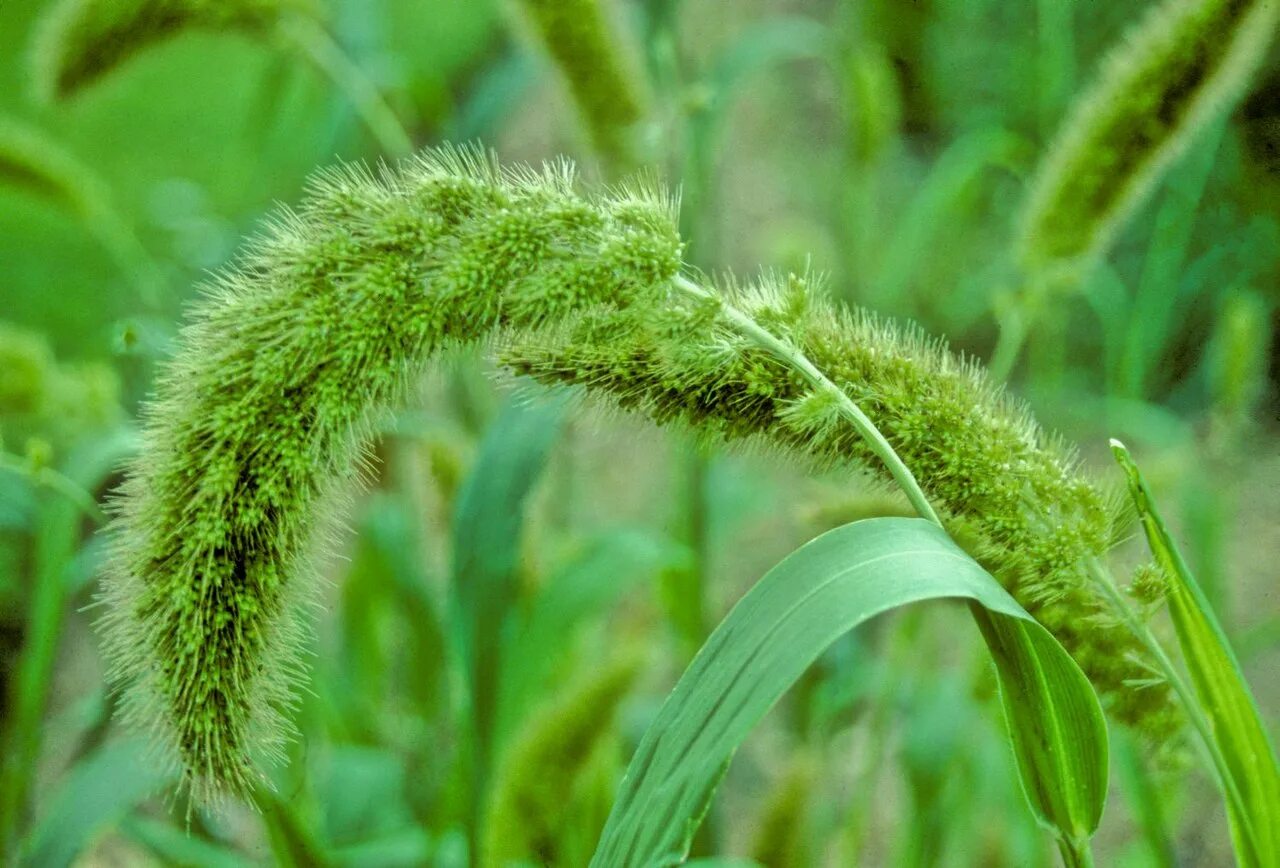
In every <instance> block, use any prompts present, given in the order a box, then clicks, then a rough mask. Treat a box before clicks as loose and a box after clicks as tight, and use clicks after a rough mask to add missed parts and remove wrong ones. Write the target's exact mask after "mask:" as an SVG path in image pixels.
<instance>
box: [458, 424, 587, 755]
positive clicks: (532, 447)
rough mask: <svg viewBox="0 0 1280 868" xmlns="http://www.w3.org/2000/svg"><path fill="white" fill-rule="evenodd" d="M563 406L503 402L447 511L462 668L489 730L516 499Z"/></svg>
mask: <svg viewBox="0 0 1280 868" xmlns="http://www.w3.org/2000/svg"><path fill="white" fill-rule="evenodd" d="M563 418H564V412H563V407H562V406H561V405H559V404H546V405H540V406H537V407H525V406H522V405H519V404H510V405H508V406H507V408H506V409H505V410H504V411H503V412H502V413H501V414H500V415H499V417H498V419H497V420H496V421H495V422H494V424H493V427H492V428H491V429H490V431H489V433H488V435H487V436H486V437H485V439H484V442H483V443H482V444H481V446H480V452H479V454H478V455H477V456H476V462H475V469H474V470H473V471H472V473H471V475H470V476H469V477H468V478H467V480H466V482H465V483H464V484H463V487H462V490H461V492H460V493H459V495H458V505H457V510H456V512H455V514H454V519H453V593H454V599H455V601H456V603H457V608H456V610H455V612H454V615H455V620H456V622H457V623H456V628H457V629H458V630H459V632H460V634H461V639H462V649H463V653H464V655H465V657H466V660H467V665H468V672H469V675H470V687H471V692H472V699H473V702H474V705H475V708H474V709H473V711H474V713H475V716H476V727H477V731H478V734H479V735H480V737H481V738H482V739H484V738H486V736H487V734H488V733H490V732H492V728H493V717H492V715H493V712H494V703H495V702H496V696H497V678H498V653H499V649H500V644H499V641H498V637H499V636H500V635H501V633H502V631H503V626H504V623H505V621H506V618H507V615H508V613H509V612H510V611H511V608H512V601H513V595H514V594H515V592H516V567H517V564H518V562H519V557H520V538H521V531H522V529H523V527H524V504H525V501H526V499H527V498H528V496H529V492H530V491H531V490H532V488H533V485H534V483H536V482H537V480H538V478H539V476H540V475H541V473H542V470H543V468H544V467H545V465H546V460H547V455H548V453H549V451H550V449H551V445H552V443H553V442H554V440H555V437H556V434H557V433H558V432H559V430H560V424H561V422H562V420H563Z"/></svg>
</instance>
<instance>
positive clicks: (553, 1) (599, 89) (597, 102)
mask: <svg viewBox="0 0 1280 868" xmlns="http://www.w3.org/2000/svg"><path fill="white" fill-rule="evenodd" d="M607 2H609V0H520V3H519V6H520V8H521V9H522V10H523V12H524V17H525V18H526V19H527V20H528V22H529V25H530V28H531V29H532V30H533V31H534V32H535V33H536V34H537V37H538V41H539V42H540V43H541V44H542V46H543V47H544V48H545V50H546V52H547V54H549V55H550V56H551V59H552V60H553V61H554V62H555V65H556V67H557V68H558V69H559V70H560V73H561V75H563V76H564V79H565V83H566V85H567V86H568V88H569V92H570V93H571V94H572V96H573V100H574V102H575V103H576V104H577V106H578V113H579V115H580V116H581V118H582V122H583V125H584V126H585V127H586V130H587V133H588V134H589V136H590V138H591V144H592V146H593V148H594V149H595V151H596V153H598V154H599V155H600V156H601V157H602V158H603V159H604V160H605V161H606V162H607V163H609V164H610V165H612V166H615V167H622V168H626V167H628V166H633V165H634V164H635V163H636V155H637V148H638V145H639V136H640V133H641V130H640V128H639V124H640V123H641V121H642V120H643V118H644V105H645V101H644V96H643V94H642V93H641V90H640V87H639V85H638V81H639V79H638V76H637V75H636V74H635V72H634V71H633V70H632V69H630V68H629V64H628V62H627V56H626V52H625V51H624V50H623V47H622V45H621V44H620V41H619V40H618V38H617V35H616V33H615V32H614V29H613V27H612V26H611V21H610V20H609V15H608V14H607V10H606V9H605V7H604V4H605V3H607Z"/></svg>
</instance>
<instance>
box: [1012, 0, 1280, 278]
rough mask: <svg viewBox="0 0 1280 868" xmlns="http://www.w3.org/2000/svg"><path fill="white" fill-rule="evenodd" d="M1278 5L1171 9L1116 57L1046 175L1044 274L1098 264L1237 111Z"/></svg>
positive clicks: (1031, 253) (1188, 2)
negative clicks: (1195, 145) (1208, 134)
mask: <svg viewBox="0 0 1280 868" xmlns="http://www.w3.org/2000/svg"><path fill="white" fill-rule="evenodd" d="M1278 12H1280V4H1277V3H1275V2H1274V0H1164V2H1161V3H1160V4H1159V5H1157V6H1154V7H1153V8H1152V9H1151V10H1150V11H1149V13H1148V14H1147V16H1146V18H1145V19H1144V20H1143V22H1142V24H1141V25H1139V26H1138V27H1137V28H1136V29H1135V30H1134V31H1133V33H1132V34H1131V35H1130V36H1129V37H1128V38H1126V39H1125V40H1123V42H1122V43H1121V44H1120V45H1118V46H1117V47H1116V48H1115V50H1114V51H1113V52H1112V54H1111V55H1110V57H1108V58H1107V60H1106V61H1105V63H1104V64H1103V69H1102V72H1101V74H1100V75H1099V77H1098V80H1097V82H1096V83H1095V84H1094V85H1093V86H1092V87H1091V88H1090V89H1089V90H1087V91H1086V92H1085V94H1084V95H1083V96H1082V97H1081V98H1080V99H1079V100H1078V101H1077V103H1076V107H1075V108H1074V109H1073V110H1072V112H1071V114H1070V116H1069V117H1068V119H1067V121H1066V122H1065V123H1064V124H1063V126H1062V129H1061V131H1060V132H1059V134H1058V139H1057V141H1056V143H1055V144H1054V145H1053V146H1052V147H1051V149H1050V150H1049V152H1048V155H1047V156H1046V157H1045V160H1044V162H1043V164H1042V165H1041V167H1040V169H1039V171H1038V172H1037V175H1036V181H1035V184H1034V187H1033V190H1032V193H1031V196H1030V199H1029V201H1028V204H1027V209H1026V212H1025V214H1024V215H1023V219H1022V227H1021V232H1022V237H1021V242H1020V243H1021V256H1022V259H1023V261H1024V263H1025V264H1026V265H1027V266H1028V267H1030V268H1031V270H1032V271H1036V270H1039V269H1041V268H1044V267H1050V266H1057V265H1064V266H1065V265H1069V264H1071V263H1072V262H1075V261H1084V260H1089V259H1093V258H1096V257H1097V256H1099V255H1100V254H1101V253H1102V252H1104V251H1105V249H1106V247H1107V246H1108V245H1109V244H1110V243H1111V241H1112V240H1113V238H1114V237H1115V235H1116V233H1117V231H1118V230H1119V228H1120V226H1121V225H1122V224H1123V223H1124V221H1125V220H1126V219H1127V218H1128V217H1129V216H1130V214H1132V213H1133V211H1134V210H1135V209H1136V208H1137V207H1138V206H1139V205H1140V204H1141V203H1142V202H1143V201H1144V200H1145V199H1146V197H1147V195H1148V194H1149V193H1150V192H1151V189H1152V188H1153V187H1154V186H1155V184H1156V182H1157V181H1158V180H1159V179H1160V177H1161V175H1162V174H1163V173H1164V171H1165V170H1166V169H1167V168H1168V167H1169V166H1170V165H1171V164H1172V163H1173V161H1174V160H1175V159H1177V158H1178V157H1179V156H1180V155H1181V154H1182V153H1183V152H1184V151H1185V150H1186V149H1187V147H1188V146H1189V145H1190V143H1191V142H1192V141H1193V139H1194V138H1195V137H1196V136H1197V135H1198V134H1199V132H1200V131H1201V130H1203V129H1204V128H1205V127H1206V126H1208V125H1209V124H1210V123H1212V122H1213V121H1214V120H1216V119H1217V118H1219V117H1221V116H1222V115H1223V114H1225V113H1226V111H1227V109H1228V108H1229V107H1230V106H1231V105H1232V104H1233V103H1234V102H1235V101H1236V99H1237V98H1238V97H1239V96H1240V94H1241V93H1242V92H1243V90H1244V87H1245V84H1246V83H1247V82H1248V80H1249V77H1250V76H1251V75H1252V74H1253V72H1254V70H1255V68H1256V67H1257V66H1258V64H1259V63H1260V62H1261V60H1262V57H1263V55H1264V53H1265V51H1266V48H1267V45H1268V44H1269V43H1270V42H1271V38H1272V34H1273V32H1274V30H1275V27H1276V18H1277V13H1278Z"/></svg>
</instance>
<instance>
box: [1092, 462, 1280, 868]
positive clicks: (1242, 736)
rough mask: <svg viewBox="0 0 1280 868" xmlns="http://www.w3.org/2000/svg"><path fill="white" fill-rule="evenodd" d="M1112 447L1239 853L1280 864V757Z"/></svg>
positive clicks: (1216, 630)
mask: <svg viewBox="0 0 1280 868" xmlns="http://www.w3.org/2000/svg"><path fill="white" fill-rule="evenodd" d="M1111 451H1112V453H1113V454H1114V455H1115V458H1116V461H1117V463H1119V465H1120V467H1121V468H1122V469H1123V470H1124V472H1125V475H1126V477H1127V478H1128V482H1129V493H1130V496H1131V497H1132V498H1133V502H1134V505H1135V506H1136V507H1137V510H1138V517H1139V520H1140V521H1141V522H1142V529H1143V531H1144V532H1145V533H1146V536H1147V543H1148V545H1149V546H1150V548H1151V553H1152V555H1153V556H1154V557H1155V558H1156V560H1157V562H1158V563H1159V564H1160V566H1161V567H1163V569H1164V572H1165V575H1166V576H1168V578H1169V582H1170V587H1169V592H1168V595H1167V600H1168V606H1169V615H1170V618H1171V620H1172V621H1173V626H1174V631H1175V632H1176V633H1177V636H1178V645H1179V647H1180V648H1181V649H1182V656H1183V661H1184V662H1185V663H1186V666H1187V671H1188V672H1189V673H1190V675H1191V682H1192V684H1193V686H1194V688H1195V692H1196V697H1197V699H1198V700H1199V705H1200V709H1201V711H1202V712H1203V713H1204V714H1205V715H1206V716H1207V717H1208V718H1209V721H1210V722H1211V724H1212V734H1213V740H1214V742H1216V751H1215V746H1212V745H1211V746H1210V749H1211V752H1215V753H1216V754H1217V755H1216V756H1215V761H1219V762H1220V767H1219V774H1220V776H1221V777H1222V778H1223V780H1221V784H1222V787H1223V789H1224V790H1225V791H1226V796H1227V798H1226V805H1227V817H1228V820H1229V821H1230V824H1231V838H1232V843H1233V844H1234V846H1235V850H1236V857H1237V859H1239V861H1240V864H1241V865H1243V866H1261V868H1275V866H1278V865H1280V763H1277V760H1276V752H1275V747H1274V746H1273V745H1272V743H1271V739H1270V737H1269V736H1268V734H1267V730H1266V727H1265V726H1264V725H1263V723H1262V717H1261V714H1260V713H1259V711H1258V706H1257V702H1256V701H1255V700H1254V697H1253V693H1252V692H1251V691H1250V689H1249V684H1248V682H1247V681H1246V680H1245V677H1244V672H1243V670H1241V668H1240V663H1239V661H1238V660H1237V659H1236V655H1235V652H1234V651H1232V649H1231V643H1230V641H1229V640H1228V638H1227V634H1226V632H1225V631H1224V630H1223V629H1222V625H1221V624H1220V623H1219V622H1218V619H1217V616H1216V615H1215V614H1214V612H1213V608H1212V607H1211V606H1210V605H1209V601H1208V599H1207V598H1206V597H1205V595H1204V592H1203V591H1202V590H1201V589H1200V585H1199V583H1197V582H1196V579H1195V576H1193V575H1192V573H1191V570H1190V568H1188V566H1187V564H1186V562H1185V561H1184V560H1183V558H1182V555H1181V553H1180V552H1179V550H1178V547H1177V544H1176V543H1175V542H1174V540H1173V537H1172V535H1171V534H1170V533H1169V529H1168V527H1166V526H1165V523H1164V519H1163V518H1162V517H1161V515H1160V512H1159V510H1157V509H1156V506H1155V502H1154V500H1153V499H1152V497H1151V491H1150V490H1149V489H1148V488H1147V483H1146V480H1145V479H1144V478H1143V476H1142V473H1141V471H1140V470H1138V466H1137V465H1136V464H1135V463H1134V461H1133V458H1132V456H1130V455H1129V451H1128V450H1127V449H1126V448H1125V446H1124V444H1122V443H1120V442H1119V441H1117V440H1113V441H1111Z"/></svg>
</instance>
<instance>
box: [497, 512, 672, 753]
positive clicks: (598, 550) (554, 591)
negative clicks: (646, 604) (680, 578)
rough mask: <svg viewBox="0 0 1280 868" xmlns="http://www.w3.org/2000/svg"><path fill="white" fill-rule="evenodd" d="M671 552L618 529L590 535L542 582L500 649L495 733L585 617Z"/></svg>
mask: <svg viewBox="0 0 1280 868" xmlns="http://www.w3.org/2000/svg"><path fill="white" fill-rule="evenodd" d="M676 554H677V552H676V551H674V550H666V549H664V547H663V546H662V545H660V544H659V543H658V542H657V541H655V540H653V539H652V538H650V537H648V536H645V535H644V534H641V533H637V532H630V531H620V532H617V533H611V534H608V535H605V536H601V537H600V538H598V539H596V540H594V541H593V542H592V543H590V544H589V545H588V547H587V548H586V550H585V551H583V552H582V553H581V554H580V555H579V556H578V557H576V558H574V559H573V560H572V561H570V562H569V563H568V564H566V565H565V566H564V567H563V568H562V569H561V570H560V571H559V572H557V573H555V574H554V575H553V576H552V577H551V578H550V579H549V580H548V581H547V583H546V586H545V587H543V588H542V590H541V591H539V593H538V595H537V597H536V598H535V600H534V602H533V605H532V607H531V609H530V611H529V614H528V616H527V617H525V618H524V619H523V620H522V621H521V623H520V626H519V627H518V628H517V629H516V631H515V632H514V633H513V635H512V636H511V641H510V642H508V643H507V648H506V650H505V651H504V654H503V666H502V695H501V701H500V705H499V717H498V720H499V724H500V725H499V728H498V732H499V734H500V736H499V737H500V738H502V737H503V735H504V734H506V733H509V732H510V730H511V728H512V727H514V726H515V725H516V722H517V721H518V720H519V719H520V718H522V717H523V715H524V714H525V712H527V711H528V709H529V708H530V706H531V704H532V701H533V699H534V697H536V696H537V695H538V694H539V691H540V690H541V689H542V688H543V687H544V686H545V685H546V679H547V678H548V676H549V675H550V674H551V673H553V672H554V671H555V668H556V664H557V663H558V662H559V661H560V660H561V659H562V658H563V657H564V654H565V652H566V651H567V650H569V649H570V648H572V647H573V639H574V636H575V635H576V632H577V631H578V630H580V628H581V627H582V626H583V625H584V624H586V623H587V622H588V621H589V619H590V618H591V616H592V615H595V614H599V613H602V612H604V611H606V610H608V609H609V607H611V606H612V605H614V604H615V603H616V602H617V601H618V600H620V599H621V598H622V597H623V596H624V595H625V594H626V593H627V591H628V590H630V589H631V588H633V587H635V586H636V585H637V584H638V583H639V581H640V580H641V579H643V578H644V577H646V576H649V575H652V574H653V572H654V571H655V570H657V569H658V568H659V567H660V565H661V564H662V563H663V561H664V560H665V559H667V558H673V557H675V556H676Z"/></svg>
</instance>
